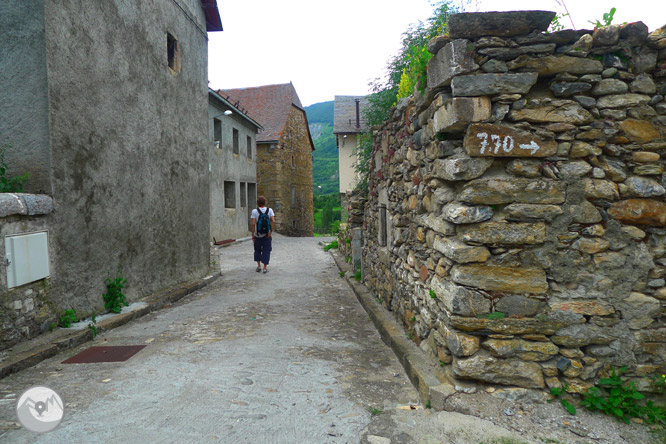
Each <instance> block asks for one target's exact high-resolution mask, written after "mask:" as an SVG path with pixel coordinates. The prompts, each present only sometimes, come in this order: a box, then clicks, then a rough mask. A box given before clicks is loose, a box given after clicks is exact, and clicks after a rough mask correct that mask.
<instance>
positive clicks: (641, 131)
mask: <svg viewBox="0 0 666 444" xmlns="http://www.w3.org/2000/svg"><path fill="white" fill-rule="evenodd" d="M644 97H647V96H644ZM620 129H622V131H624V133H625V134H626V135H627V137H628V138H629V140H631V141H632V142H637V143H648V142H652V141H653V140H655V139H658V138H659V136H660V134H659V131H658V130H657V129H656V128H655V127H654V126H653V125H652V123H650V122H648V121H647V120H637V119H627V120H624V121H622V122H620Z"/></svg>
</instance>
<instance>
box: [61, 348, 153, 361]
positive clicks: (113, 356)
mask: <svg viewBox="0 0 666 444" xmlns="http://www.w3.org/2000/svg"><path fill="white" fill-rule="evenodd" d="M144 347H145V345H114V346H103V347H90V348H88V349H86V350H83V351H82V352H81V353H79V354H78V355H74V356H72V357H71V358H69V359H66V360H64V361H62V363H63V364H92V363H95V362H123V361H127V360H128V359H129V358H131V357H132V356H134V355H135V354H137V353H139V352H140V351H141V349H143V348H144Z"/></svg>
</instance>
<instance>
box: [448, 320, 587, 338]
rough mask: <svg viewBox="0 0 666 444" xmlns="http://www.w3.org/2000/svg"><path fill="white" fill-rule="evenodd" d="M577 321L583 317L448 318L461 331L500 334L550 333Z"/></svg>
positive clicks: (450, 323) (452, 325)
mask: <svg viewBox="0 0 666 444" xmlns="http://www.w3.org/2000/svg"><path fill="white" fill-rule="evenodd" d="M577 322H584V319H582V320H578V321H575V320H572V319H557V320H556V319H550V318H546V319H542V320H539V319H529V318H526V319H519V318H504V319H484V318H470V317H461V316H451V317H450V318H449V325H451V327H454V328H456V329H458V330H461V331H467V332H482V333H484V334H487V333H488V332H492V333H497V334H502V335H535V334H539V335H552V334H554V333H555V332H556V331H558V330H560V329H562V328H564V327H567V326H569V325H572V324H576V323H577Z"/></svg>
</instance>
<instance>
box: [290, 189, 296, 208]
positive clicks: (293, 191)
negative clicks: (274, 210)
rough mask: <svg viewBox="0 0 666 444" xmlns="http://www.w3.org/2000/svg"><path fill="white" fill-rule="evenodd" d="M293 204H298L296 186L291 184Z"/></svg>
mask: <svg viewBox="0 0 666 444" xmlns="http://www.w3.org/2000/svg"><path fill="white" fill-rule="evenodd" d="M291 204H292V205H296V187H295V186H294V185H292V186H291Z"/></svg>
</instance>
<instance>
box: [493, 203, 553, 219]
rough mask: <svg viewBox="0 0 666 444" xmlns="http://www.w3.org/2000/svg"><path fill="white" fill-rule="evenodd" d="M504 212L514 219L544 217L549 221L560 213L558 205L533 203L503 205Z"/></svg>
mask: <svg viewBox="0 0 666 444" xmlns="http://www.w3.org/2000/svg"><path fill="white" fill-rule="evenodd" d="M504 211H505V212H506V214H507V215H508V216H509V217H511V218H515V219H544V220H547V221H548V222H551V221H552V220H553V219H555V218H556V217H557V216H559V215H560V214H562V207H560V206H559V205H535V204H518V203H513V204H510V205H507V206H506V207H504Z"/></svg>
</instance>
